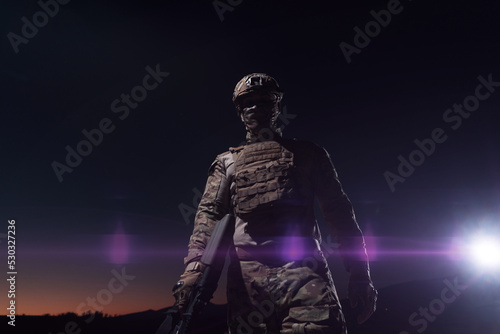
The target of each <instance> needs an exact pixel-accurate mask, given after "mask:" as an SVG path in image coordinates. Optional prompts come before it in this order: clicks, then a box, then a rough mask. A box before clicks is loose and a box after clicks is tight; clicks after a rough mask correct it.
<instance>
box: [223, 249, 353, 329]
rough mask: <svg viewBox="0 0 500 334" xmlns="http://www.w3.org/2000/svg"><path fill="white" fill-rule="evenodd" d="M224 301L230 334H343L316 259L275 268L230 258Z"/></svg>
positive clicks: (327, 276) (326, 276)
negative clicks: (226, 306) (226, 301)
mask: <svg viewBox="0 0 500 334" xmlns="http://www.w3.org/2000/svg"><path fill="white" fill-rule="evenodd" d="M309 259H313V258H312V257H311V258H309ZM227 298H228V328H229V333H230V334H251V333H252V334H326V333H329V334H346V333H347V331H346V326H345V320H344V316H343V314H342V309H341V307H340V303H339V299H338V296H337V292H336V290H335V287H334V285H333V280H332V277H331V273H330V270H329V269H328V266H327V262H326V260H325V258H324V256H323V255H322V254H321V253H319V254H316V256H315V258H314V259H313V260H312V261H306V260H302V261H291V262H286V263H281V264H279V265H276V264H268V263H266V264H264V263H262V262H259V261H241V260H239V259H238V257H237V255H236V254H232V255H231V264H230V265H229V269H228V280H227Z"/></svg>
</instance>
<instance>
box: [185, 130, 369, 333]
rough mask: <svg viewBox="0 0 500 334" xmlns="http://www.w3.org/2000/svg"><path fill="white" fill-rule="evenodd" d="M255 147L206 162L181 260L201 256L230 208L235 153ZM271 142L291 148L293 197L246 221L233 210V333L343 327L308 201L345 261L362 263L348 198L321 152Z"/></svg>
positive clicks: (230, 298)
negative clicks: (203, 183)
mask: <svg viewBox="0 0 500 334" xmlns="http://www.w3.org/2000/svg"><path fill="white" fill-rule="evenodd" d="M252 145H258V143H253V144H250V145H247V146H246V147H245V148H243V149H242V150H233V153H231V152H225V153H223V154H221V155H219V156H217V158H216V160H215V161H214V163H213V164H212V166H211V167H210V170H209V177H208V181H207V184H206V189H205V192H204V194H203V197H202V199H201V202H200V205H199V208H198V211H197V214H196V218H195V226H194V231H193V234H192V236H191V238H190V243H189V253H188V256H187V257H186V258H185V263H186V264H187V263H189V262H192V261H196V260H199V257H200V256H201V254H202V253H203V249H204V247H205V245H206V243H207V241H208V239H209V237H210V233H211V231H212V230H213V228H214V225H215V223H216V222H217V221H218V220H220V219H222V217H223V216H224V215H225V214H227V213H229V212H234V211H235V205H236V204H235V202H237V201H238V199H237V191H236V181H235V163H234V159H236V160H237V161H239V155H241V154H242V152H243V151H244V150H245V149H247V148H248V147H252ZM274 145H275V146H276V145H277V146H278V147H279V146H281V147H283V150H284V151H287V152H291V153H292V156H293V159H292V161H291V162H290V165H292V166H293V168H292V169H293V172H294V173H293V174H294V183H293V186H294V187H295V189H293V190H292V191H291V192H295V193H297V194H298V195H297V196H291V197H290V198H291V200H290V201H286V200H285V204H283V205H281V207H280V206H279V205H276V206H275V207H274V208H273V209H272V210H274V211H275V213H274V214H270V212H269V211H267V212H266V214H265V215H257V217H256V218H255V217H252V216H250V217H249V218H248V219H242V218H241V217H240V216H239V215H238V214H237V215H236V216H237V219H236V231H235V235H234V243H235V247H236V250H235V251H234V252H233V253H232V255H231V265H230V268H229V272H228V291H227V294H228V303H229V314H228V317H229V327H230V330H231V333H327V332H328V333H344V332H345V325H344V319H343V316H342V312H341V308H340V304H339V300H338V297H337V293H336V291H335V287H334V285H333V281H332V278H331V274H330V271H329V269H328V266H327V263H326V260H325V259H324V256H323V255H322V253H321V251H320V250H319V247H318V244H319V243H320V240H321V239H320V233H319V228H318V225H317V223H316V220H315V218H314V205H313V203H314V198H316V199H317V200H318V203H319V206H320V208H321V210H322V213H323V216H324V218H325V221H326V223H327V224H328V225H329V227H330V228H331V230H332V232H333V233H334V235H335V236H336V237H337V239H338V240H339V241H340V243H341V251H342V250H344V254H345V255H344V259H345V260H346V265H347V266H348V263H349V261H353V260H354V261H366V253H365V250H364V244H363V238H362V234H361V231H360V229H359V227H358V225H357V223H356V220H355V217H354V213H353V210H352V206H351V203H350V202H349V200H348V198H347V196H346V195H345V193H344V192H343V190H342V187H341V185H340V182H339V180H338V177H337V173H336V171H335V169H334V167H333V165H332V163H331V160H330V158H329V156H328V154H327V153H326V151H325V150H323V149H322V148H320V147H318V146H316V145H314V144H312V143H309V142H303V141H296V140H286V139H282V138H281V137H279V136H276V137H275V141H274ZM267 181H268V180H267ZM312 259H314V260H313V261H311V260H312ZM304 327H305V328H306V330H304ZM266 329H267V331H266ZM333 329H335V330H334V331H332V330H333Z"/></svg>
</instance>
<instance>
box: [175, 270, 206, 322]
mask: <svg viewBox="0 0 500 334" xmlns="http://www.w3.org/2000/svg"><path fill="white" fill-rule="evenodd" d="M203 269H204V265H203V264H202V263H201V262H197V264H195V265H194V266H189V265H188V267H186V271H185V272H184V273H183V274H182V275H181V277H180V278H179V281H178V282H177V283H176V284H175V285H174V287H173V288H172V294H173V296H174V297H175V306H177V307H178V309H179V311H180V312H181V313H183V312H184V309H185V308H186V306H187V304H188V302H189V294H190V293H191V290H192V289H193V288H194V287H195V286H196V284H198V282H199V281H200V280H201V276H202V274H203Z"/></svg>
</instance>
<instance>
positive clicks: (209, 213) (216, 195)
mask: <svg viewBox="0 0 500 334" xmlns="http://www.w3.org/2000/svg"><path fill="white" fill-rule="evenodd" d="M229 160H230V161H229ZM229 162H232V158H231V153H229V152H226V153H223V154H221V155H218V156H217V157H216V159H215V161H214V162H213V163H212V165H211V166H210V169H209V171H208V179H207V183H206V186H205V191H204V193H203V196H202V197H201V200H200V204H199V205H198V210H197V211H196V216H195V218H194V228H193V234H192V235H191V237H190V239H189V245H188V255H187V257H185V258H184V264H188V263H189V262H192V261H198V260H199V259H200V258H201V255H202V254H203V251H204V249H205V246H206V245H207V243H208V240H209V239H210V236H211V235H212V231H213V229H214V227H215V224H216V223H217V222H218V221H219V220H221V219H222V218H223V217H224V216H225V215H226V214H227V213H229V207H230V190H229V188H230V180H229V177H228V175H227V174H228V173H227V165H228V163H229Z"/></svg>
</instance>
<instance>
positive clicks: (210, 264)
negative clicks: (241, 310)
mask: <svg viewBox="0 0 500 334" xmlns="http://www.w3.org/2000/svg"><path fill="white" fill-rule="evenodd" d="M234 221H235V217H234V216H233V215H231V214H227V215H225V216H224V218H222V219H221V220H220V221H219V222H218V223H217V224H216V225H215V228H214V230H213V232H212V236H211V237H210V240H209V241H208V244H207V246H206V247H205V250H204V252H203V255H202V257H201V260H200V261H201V262H202V263H203V264H204V265H205V266H206V267H205V270H204V271H203V274H202V277H201V279H200V281H199V282H198V284H196V286H195V287H194V288H193V289H192V290H191V292H190V294H189V302H188V305H187V307H186V310H185V312H183V313H182V314H180V312H179V310H178V309H177V307H176V306H174V307H172V308H171V309H169V310H168V311H167V317H166V319H165V321H163V323H162V324H161V326H160V327H159V328H158V330H157V331H156V334H185V333H186V331H187V330H188V328H189V325H190V323H191V321H192V320H193V318H195V317H197V316H198V315H199V314H200V313H201V312H202V311H203V309H204V308H205V306H206V305H207V304H208V302H209V301H210V300H211V299H212V297H213V294H214V292H215V290H216V289H217V286H218V283H219V279H220V276H221V273H222V268H223V267H224V263H225V260H226V254H227V252H228V250H229V247H231V245H232V240H233V233H234ZM172 327H174V329H173V330H172Z"/></svg>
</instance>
